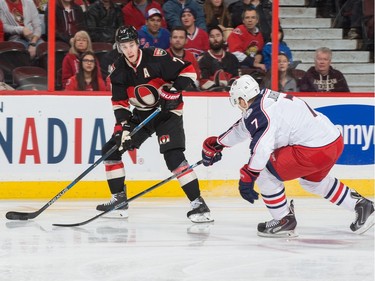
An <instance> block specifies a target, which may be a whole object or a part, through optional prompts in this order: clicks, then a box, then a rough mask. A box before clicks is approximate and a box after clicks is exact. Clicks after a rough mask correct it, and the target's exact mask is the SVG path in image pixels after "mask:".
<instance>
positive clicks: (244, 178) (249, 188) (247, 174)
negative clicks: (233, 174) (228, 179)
mask: <svg viewBox="0 0 375 281" xmlns="http://www.w3.org/2000/svg"><path fill="white" fill-rule="evenodd" d="M240 176H241V178H240V180H239V182H238V185H239V187H238V189H239V190H240V194H241V196H242V198H243V199H245V200H247V201H249V202H250V203H251V204H253V203H254V200H258V197H259V194H258V192H256V191H255V190H254V184H255V180H256V179H257V178H258V176H259V173H254V172H252V171H250V170H249V166H248V165H247V164H245V165H244V166H243V167H242V168H241V170H240Z"/></svg>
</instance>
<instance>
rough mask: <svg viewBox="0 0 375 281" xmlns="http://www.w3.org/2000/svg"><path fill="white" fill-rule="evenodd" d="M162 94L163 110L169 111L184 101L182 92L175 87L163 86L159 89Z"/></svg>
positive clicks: (161, 103) (161, 105)
mask: <svg viewBox="0 0 375 281" xmlns="http://www.w3.org/2000/svg"><path fill="white" fill-rule="evenodd" d="M159 95H160V101H159V103H160V107H161V110H162V111H169V110H174V109H176V108H177V107H178V106H179V105H180V103H181V102H182V95H181V92H178V91H177V90H176V89H175V88H173V87H172V88H170V89H168V87H166V86H163V88H162V89H160V90H159Z"/></svg>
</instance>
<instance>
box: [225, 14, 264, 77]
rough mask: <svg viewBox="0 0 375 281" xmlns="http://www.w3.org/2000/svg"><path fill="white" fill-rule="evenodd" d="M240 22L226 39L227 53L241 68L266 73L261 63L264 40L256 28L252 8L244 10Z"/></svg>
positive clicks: (256, 16) (256, 19)
mask: <svg viewBox="0 0 375 281" xmlns="http://www.w3.org/2000/svg"><path fill="white" fill-rule="evenodd" d="M242 22H243V24H241V25H239V26H238V27H236V28H235V29H234V30H233V31H232V33H231V34H230V35H229V37H228V40H227V42H228V47H229V52H231V53H233V54H234V55H235V56H236V57H237V59H238V61H239V62H240V64H241V66H245V67H250V68H259V69H261V70H263V71H266V67H265V65H264V64H262V63H261V61H262V55H261V51H262V49H263V46H264V39H263V35H262V33H261V32H260V31H259V29H258V27H257V24H258V22H259V16H258V13H257V11H256V10H255V9H254V8H246V9H245V10H244V12H243V13H242Z"/></svg>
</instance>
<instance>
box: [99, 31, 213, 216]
mask: <svg viewBox="0 0 375 281" xmlns="http://www.w3.org/2000/svg"><path fill="white" fill-rule="evenodd" d="M116 47H117V49H118V51H119V53H121V54H122V55H123V58H122V59H120V60H118V61H117V62H115V63H114V65H113V68H112V69H113V71H112V73H111V75H110V81H111V88H112V106H113V110H114V114H115V118H116V124H115V128H114V133H113V136H112V138H111V139H110V140H109V141H108V142H107V143H106V144H105V145H104V146H103V149H102V154H103V155H104V154H105V153H106V152H107V151H109V149H111V148H112V147H113V146H114V145H117V146H118V147H119V149H118V150H116V151H115V152H114V153H113V154H112V155H111V156H110V157H108V158H107V159H106V161H104V165H105V170H106V176H107V181H108V185H109V189H110V191H111V193H112V198H111V200H110V201H109V202H108V203H104V204H101V205H98V206H97V210H99V211H106V210H108V209H112V208H113V207H114V206H115V205H117V204H119V203H120V202H123V201H125V200H127V195H126V184H125V169H124V164H123V162H122V159H121V156H122V154H123V153H124V152H125V151H126V150H132V149H134V148H139V147H140V145H141V144H142V143H143V142H144V141H145V140H146V139H147V138H149V137H150V136H151V135H152V134H153V133H156V136H157V137H158V143H159V148H160V153H161V154H163V156H164V160H165V163H166V165H167V167H168V169H169V170H170V171H171V172H172V173H178V172H180V171H182V170H183V169H185V168H187V167H188V166H189V164H188V162H187V160H186V159H185V155H184V150H185V133H184V127H183V119H182V109H183V102H182V93H181V92H182V91H183V90H184V89H185V88H186V87H188V86H189V85H190V84H191V83H193V82H194V80H195V79H196V72H195V70H194V68H193V66H192V65H191V64H190V63H186V62H184V61H182V60H180V59H178V58H172V57H171V56H170V55H169V54H168V53H167V52H166V51H165V50H163V49H158V48H146V49H140V48H139V41H138V34H137V31H136V30H135V28H134V27H133V26H122V27H120V28H119V29H118V31H117V34H116ZM167 84H169V87H168V86H167ZM130 105H132V106H133V107H134V109H133V110H132V111H131V109H130ZM158 106H160V107H161V109H162V111H161V113H159V114H158V115H157V116H156V117H155V118H154V119H153V120H151V121H150V122H149V123H148V124H146V125H145V126H144V127H143V128H142V129H141V130H140V131H138V132H137V133H135V134H134V135H133V136H132V137H131V138H130V137H129V134H130V132H131V131H132V129H133V128H134V127H135V126H136V125H137V124H139V123H140V122H142V121H143V120H144V119H146V118H147V117H148V116H149V115H150V114H151V113H153V112H154V111H155V109H156V108H157V107H158ZM178 181H179V183H180V185H181V187H182V189H183V191H184V192H185V194H186V196H187V197H188V198H189V200H190V201H191V207H192V210H191V211H189V212H188V213H187V216H188V218H189V219H190V220H191V221H192V222H211V221H213V220H212V219H211V216H210V209H209V208H208V207H207V205H206V204H205V202H204V200H203V198H202V197H201V195H200V189H199V183H198V179H197V176H196V174H195V172H194V171H193V170H189V171H188V172H186V173H184V174H183V175H182V176H179V177H178ZM127 208H128V206H127V205H126V206H125V207H124V208H123V209H120V210H116V211H114V212H111V213H112V214H115V215H116V216H123V217H126V216H127ZM111 213H109V214H111Z"/></svg>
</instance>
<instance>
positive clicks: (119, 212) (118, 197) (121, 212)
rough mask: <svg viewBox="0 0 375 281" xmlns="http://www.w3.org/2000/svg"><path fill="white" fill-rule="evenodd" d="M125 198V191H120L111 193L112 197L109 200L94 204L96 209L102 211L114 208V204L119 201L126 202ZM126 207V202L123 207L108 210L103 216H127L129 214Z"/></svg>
mask: <svg viewBox="0 0 375 281" xmlns="http://www.w3.org/2000/svg"><path fill="white" fill-rule="evenodd" d="M126 200H127V197H126V194H125V191H121V192H119V193H115V194H112V198H111V200H110V201H109V202H107V203H104V204H101V205H98V206H96V209H97V210H98V211H102V212H104V211H108V210H112V209H114V208H115V206H117V205H118V204H120V203H121V202H126ZM128 208H129V206H128V203H126V204H125V205H124V206H123V207H120V208H118V209H116V210H113V211H112V212H108V213H107V214H106V215H105V216H106V217H112V218H113V217H116V218H118V217H122V218H127V217H128V216H129V214H128Z"/></svg>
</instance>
